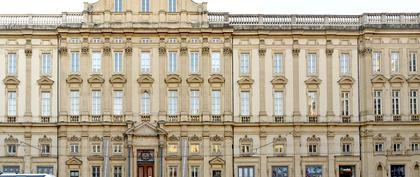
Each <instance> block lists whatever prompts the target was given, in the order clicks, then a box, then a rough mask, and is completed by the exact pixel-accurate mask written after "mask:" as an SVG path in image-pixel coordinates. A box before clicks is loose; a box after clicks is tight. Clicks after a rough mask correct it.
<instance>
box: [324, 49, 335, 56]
mask: <svg viewBox="0 0 420 177" xmlns="http://www.w3.org/2000/svg"><path fill="white" fill-rule="evenodd" d="M325 53H326V54H327V56H331V55H332V54H333V53H334V49H326V50H325Z"/></svg>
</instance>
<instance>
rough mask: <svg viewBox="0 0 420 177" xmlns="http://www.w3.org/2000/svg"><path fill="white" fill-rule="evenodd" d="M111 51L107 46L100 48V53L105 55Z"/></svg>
mask: <svg viewBox="0 0 420 177" xmlns="http://www.w3.org/2000/svg"><path fill="white" fill-rule="evenodd" d="M111 51H112V49H111V47H109V46H105V47H103V48H102V53H103V54H104V55H105V56H109V55H110V54H111Z"/></svg>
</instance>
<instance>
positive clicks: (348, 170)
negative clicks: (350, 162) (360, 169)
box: [339, 166, 356, 177]
mask: <svg viewBox="0 0 420 177" xmlns="http://www.w3.org/2000/svg"><path fill="white" fill-rule="evenodd" d="M339 173H340V177H355V176H356V172H355V166H340V168H339Z"/></svg>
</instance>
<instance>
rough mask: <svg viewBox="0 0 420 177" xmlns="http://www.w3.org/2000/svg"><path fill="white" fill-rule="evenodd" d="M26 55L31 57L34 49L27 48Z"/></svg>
mask: <svg viewBox="0 0 420 177" xmlns="http://www.w3.org/2000/svg"><path fill="white" fill-rule="evenodd" d="M25 55H26V56H27V57H31V56H32V49H25Z"/></svg>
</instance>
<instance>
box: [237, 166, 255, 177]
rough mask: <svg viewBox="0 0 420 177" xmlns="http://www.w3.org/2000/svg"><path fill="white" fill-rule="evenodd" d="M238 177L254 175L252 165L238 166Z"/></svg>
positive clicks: (252, 176) (251, 176)
mask: <svg viewBox="0 0 420 177" xmlns="http://www.w3.org/2000/svg"><path fill="white" fill-rule="evenodd" d="M238 171H239V173H238V174H239V177H254V167H238Z"/></svg>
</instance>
